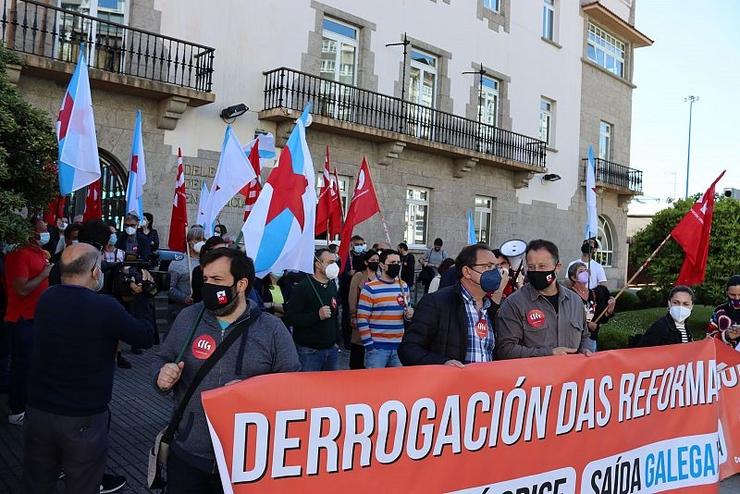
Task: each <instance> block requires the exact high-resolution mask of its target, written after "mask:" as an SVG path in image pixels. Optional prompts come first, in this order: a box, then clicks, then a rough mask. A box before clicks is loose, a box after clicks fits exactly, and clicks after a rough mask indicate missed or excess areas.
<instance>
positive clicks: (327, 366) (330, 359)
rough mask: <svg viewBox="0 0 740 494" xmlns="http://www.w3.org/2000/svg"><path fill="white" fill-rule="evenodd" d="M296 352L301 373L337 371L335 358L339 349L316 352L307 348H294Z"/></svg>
mask: <svg viewBox="0 0 740 494" xmlns="http://www.w3.org/2000/svg"><path fill="white" fill-rule="evenodd" d="M295 348H296V350H298V360H300V361H301V370H302V371H303V372H314V371H333V370H337V356H338V353H339V349H338V348H337V347H336V345H335V346H333V347H332V348H324V349H321V350H318V349H316V348H310V347H307V346H300V345H296V346H295Z"/></svg>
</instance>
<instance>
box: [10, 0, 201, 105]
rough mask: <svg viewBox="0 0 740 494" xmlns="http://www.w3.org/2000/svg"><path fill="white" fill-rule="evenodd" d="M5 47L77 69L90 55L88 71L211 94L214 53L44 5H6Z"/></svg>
mask: <svg viewBox="0 0 740 494" xmlns="http://www.w3.org/2000/svg"><path fill="white" fill-rule="evenodd" d="M0 22H1V24H2V41H3V43H4V44H5V46H6V47H7V48H10V49H11V50H15V51H17V52H21V53H28V54H31V55H37V56H40V57H44V58H47V59H51V60H59V61H62V62H71V63H76V62H77V59H78V56H79V50H80V48H81V47H84V49H85V50H86V56H87V63H88V66H89V67H93V68H96V69H101V70H105V71H108V72H115V73H118V74H125V75H130V76H136V77H141V78H143V79H149V80H152V81H157V82H165V83H168V84H174V85H177V86H181V87H185V88H190V89H195V90H197V91H203V92H210V91H211V84H212V76H213V58H214V49H213V48H209V47H207V46H203V45H199V44H196V43H191V42H188V41H183V40H179V39H175V38H171V37H169V36H163V35H161V34H157V33H152V32H149V31H144V30H142V29H135V28H132V27H128V26H126V25H123V24H118V23H115V22H110V21H106V20H102V19H99V18H97V17H91V16H89V15H85V14H81V13H78V12H73V11H70V10H65V9H61V8H58V7H53V6H50V5H46V4H44V3H41V2H38V1H35V0H3V11H2V19H1V20H0Z"/></svg>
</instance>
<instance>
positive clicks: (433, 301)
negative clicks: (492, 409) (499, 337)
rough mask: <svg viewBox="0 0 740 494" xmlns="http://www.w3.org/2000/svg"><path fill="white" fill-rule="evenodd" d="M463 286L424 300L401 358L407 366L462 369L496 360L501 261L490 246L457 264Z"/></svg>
mask: <svg viewBox="0 0 740 494" xmlns="http://www.w3.org/2000/svg"><path fill="white" fill-rule="evenodd" d="M455 267H456V268H457V272H458V273H459V281H458V283H457V284H455V285H453V286H450V287H447V288H444V289H442V290H439V291H437V292H434V293H430V294H427V295H425V296H424V298H422V299H421V302H420V303H419V305H418V306H417V308H416V311H415V314H414V319H413V320H412V321H411V324H410V326H409V328H408V329H407V330H406V332H405V334H404V336H403V341H402V342H401V346H400V347H399V349H398V356H399V357H400V359H401V362H402V363H403V365H428V364H446V365H452V366H456V367H462V366H463V365H464V364H467V363H473V362H490V361H491V360H493V359H494V356H495V353H494V346H495V337H494V327H493V322H494V320H495V314H496V310H497V309H498V306H497V305H496V304H494V303H493V302H491V299H490V297H489V296H488V295H489V294H490V293H492V292H495V291H496V290H497V289H498V288H499V285H500V283H501V275H500V273H499V271H498V269H497V268H496V256H494V255H493V252H491V250H490V249H489V248H488V247H487V246H485V245H470V246H468V247H465V248H464V249H463V250H462V251H461V252H460V254H459V255H458V256H457V259H456V260H455Z"/></svg>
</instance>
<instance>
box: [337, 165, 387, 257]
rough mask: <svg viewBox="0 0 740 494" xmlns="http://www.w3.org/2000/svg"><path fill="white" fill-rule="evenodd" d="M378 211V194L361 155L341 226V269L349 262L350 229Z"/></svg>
mask: <svg viewBox="0 0 740 494" xmlns="http://www.w3.org/2000/svg"><path fill="white" fill-rule="evenodd" d="M379 212H380V204H378V196H377V195H376V194H375V186H374V185H373V180H372V178H371V177H370V169H369V167H368V165H367V159H366V158H364V157H363V158H362V164H361V165H360V172H359V173H358V174H357V182H356V183H355V191H354V193H353V194H352V200H351V201H350V203H349V209H348V210H347V218H346V219H345V221H344V228H342V236H341V240H342V244H341V245H340V247H339V259H340V260H341V261H342V270H345V269H347V265H348V264H349V263H348V262H346V261H347V256H348V254H349V244H350V239H351V238H352V231H353V230H354V228H355V226H357V225H359V224H360V223H362V222H363V221H365V220H367V219H368V218H370V217H371V216H373V215H374V214H375V213H379Z"/></svg>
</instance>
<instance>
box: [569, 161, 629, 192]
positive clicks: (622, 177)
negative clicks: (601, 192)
mask: <svg viewBox="0 0 740 494" xmlns="http://www.w3.org/2000/svg"><path fill="white" fill-rule="evenodd" d="M583 162H584V166H586V164H587V163H588V159H585V158H584V159H583ZM594 162H595V164H596V181H597V182H602V183H605V184H609V185H614V186H615V187H621V188H623V189H629V190H631V191H632V192H635V193H638V194H640V193H642V171H641V170H635V169H634V168H630V167H628V166H624V165H620V164H618V163H613V162H611V161H607V160H605V159H601V158H595V159H594Z"/></svg>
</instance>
